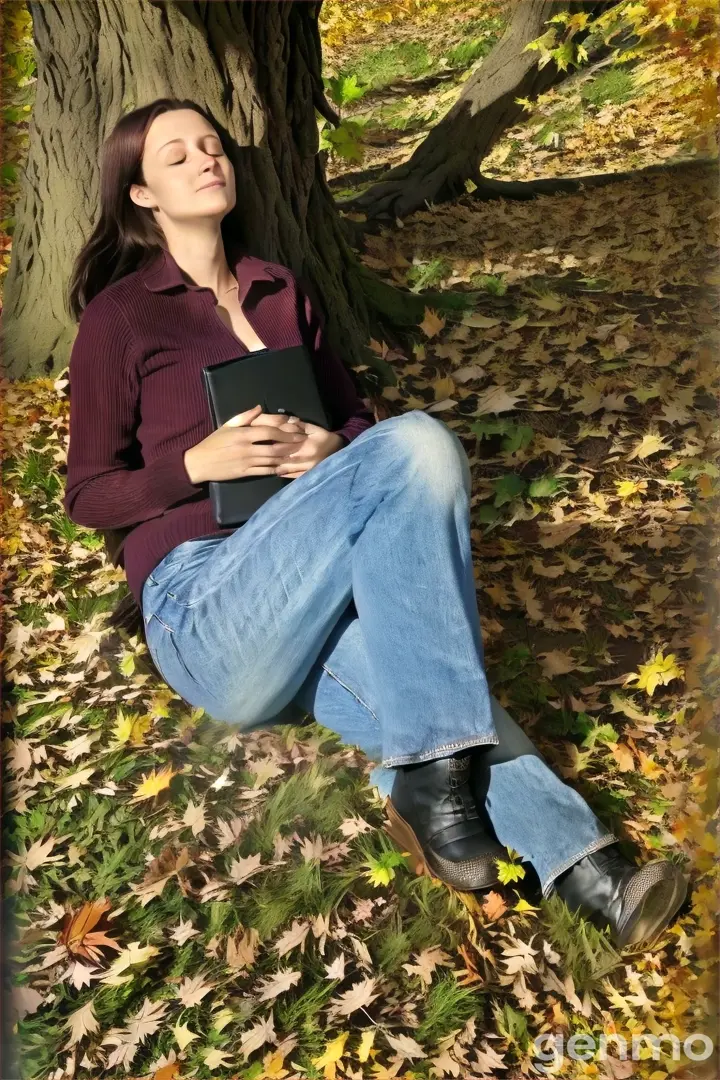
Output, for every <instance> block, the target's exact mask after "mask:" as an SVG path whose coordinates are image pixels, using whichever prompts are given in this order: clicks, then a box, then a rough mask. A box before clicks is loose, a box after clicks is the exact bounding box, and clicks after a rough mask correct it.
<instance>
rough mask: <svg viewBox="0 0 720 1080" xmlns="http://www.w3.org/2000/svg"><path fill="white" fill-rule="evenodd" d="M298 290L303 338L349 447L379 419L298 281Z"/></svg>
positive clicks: (339, 432) (341, 433)
mask: <svg viewBox="0 0 720 1080" xmlns="http://www.w3.org/2000/svg"><path fill="white" fill-rule="evenodd" d="M295 289H296V293H297V298H298V308H299V316H300V318H301V319H302V330H303V337H304V339H305V341H306V342H307V345H308V347H309V348H310V349H311V351H312V352H313V354H314V360H315V364H316V370H317V373H318V379H319V380H321V381H322V385H323V390H324V392H325V393H326V394H327V397H328V399H329V400H330V402H331V403H332V406H333V410H334V413H335V416H336V417H337V419H338V420H340V422H341V427H339V428H335V429H334V430H335V433H336V434H337V435H340V436H341V437H342V438H343V439H344V440H345V443H346V445H347V443H349V442H352V440H353V439H356V438H357V437H358V435H360V434H361V432H363V431H365V430H366V429H367V428H369V427H372V426H373V424H374V423H375V417H374V415H373V413H372V411H371V410H370V409H368V408H367V406H366V405H365V403H364V401H363V399H362V398H361V397H359V396H358V392H357V390H356V389H355V384H354V382H353V380H352V378H351V376H350V373H349V372H348V370H347V368H346V367H345V365H344V364H343V363H342V361H341V360H340V358H339V356H338V355H337V353H336V352H335V351H334V350H333V349H332V348H331V347H330V344H329V342H328V340H327V337H326V335H325V324H324V321H323V319H322V317H321V315H320V313H319V311H318V310H317V308H315V307H313V304H312V303H311V301H310V297H309V296H308V294H307V292H306V290H305V289H304V288H303V286H302V285H301V284H300V282H299V281H298V280H297V279H295Z"/></svg>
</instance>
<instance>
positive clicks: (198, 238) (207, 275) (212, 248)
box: [166, 229, 237, 296]
mask: <svg viewBox="0 0 720 1080" xmlns="http://www.w3.org/2000/svg"><path fill="white" fill-rule="evenodd" d="M166 242H167V246H168V251H169V252H170V254H171V255H172V257H173V259H174V260H175V262H176V263H177V264H178V266H179V267H180V269H181V270H182V272H183V274H184V275H185V276H186V277H187V278H188V279H189V281H190V283H191V284H193V285H199V286H201V287H202V288H208V289H212V290H213V292H214V293H215V295H216V296H222V295H223V294H224V293H227V292H229V291H230V290H231V289H237V281H236V280H235V278H234V277H233V273H232V270H231V269H230V267H229V266H228V261H227V257H226V255H225V247H224V245H223V238H222V234H221V233H220V231H219V230H217V229H214V230H213V231H212V232H192V233H182V234H180V235H174V236H168V237H167V238H166Z"/></svg>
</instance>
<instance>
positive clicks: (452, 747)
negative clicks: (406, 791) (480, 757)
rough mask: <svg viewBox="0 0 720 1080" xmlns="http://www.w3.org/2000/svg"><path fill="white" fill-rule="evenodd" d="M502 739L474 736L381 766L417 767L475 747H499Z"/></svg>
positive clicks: (389, 761)
mask: <svg viewBox="0 0 720 1080" xmlns="http://www.w3.org/2000/svg"><path fill="white" fill-rule="evenodd" d="M499 743H500V739H499V738H498V736H497V735H485V736H483V737H478V736H477V735H472V736H471V737H470V738H468V739H463V740H462V741H461V742H454V743H445V745H444V746H436V747H435V749H434V750H423V751H422V753H420V754H405V755H404V756H403V757H393V758H384V759H383V761H381V763H380V764H381V765H382V767H383V768H384V769H394V768H396V767H397V766H398V765H415V764H417V763H418V762H421V761H434V760H435V758H439V757H450V756H451V755H452V754H454V753H455V751H457V750H466V749H468V748H470V747H473V746H498V745H499Z"/></svg>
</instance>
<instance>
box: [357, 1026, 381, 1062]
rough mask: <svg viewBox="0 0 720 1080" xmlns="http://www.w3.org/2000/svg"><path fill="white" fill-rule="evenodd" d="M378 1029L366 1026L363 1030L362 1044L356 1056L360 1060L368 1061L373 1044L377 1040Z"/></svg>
mask: <svg viewBox="0 0 720 1080" xmlns="http://www.w3.org/2000/svg"><path fill="white" fill-rule="evenodd" d="M376 1030H377V1029H376V1028H366V1030H365V1031H363V1033H362V1038H361V1039H360V1045H359V1046H358V1048H357V1051H356V1057H357V1059H358V1061H367V1059H368V1057H369V1055H370V1051H371V1049H372V1045H373V1043H374V1042H375V1032H376Z"/></svg>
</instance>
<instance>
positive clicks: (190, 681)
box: [145, 612, 203, 706]
mask: <svg viewBox="0 0 720 1080" xmlns="http://www.w3.org/2000/svg"><path fill="white" fill-rule="evenodd" d="M145 639H146V641H147V646H148V651H149V653H150V656H151V657H152V659H153V663H154V664H155V667H156V668H157V670H158V671H159V672H160V674H161V675H162V677H163V679H164V681H165V682H166V683H167V685H168V686H169V687H171V689H173V690H174V691H175V692H176V693H178V694H179V695H180V697H182V698H184V699H185V701H187V702H188V703H189V704H190V705H193V706H196V705H198V704H199V698H200V697H201V695H202V694H203V687H202V685H201V683H200V682H199V681H198V679H197V677H196V676H195V675H193V673H192V671H190V669H189V667H188V666H187V664H186V663H185V660H184V659H183V657H182V655H181V653H180V649H179V648H178V643H177V635H176V633H175V631H174V630H173V629H172V627H170V626H168V625H167V623H165V622H164V621H163V620H162V619H161V618H160V617H159V616H158V615H157V614H156V613H155V612H152V613H151V614H150V615H148V616H147V623H146V628H145Z"/></svg>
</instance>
